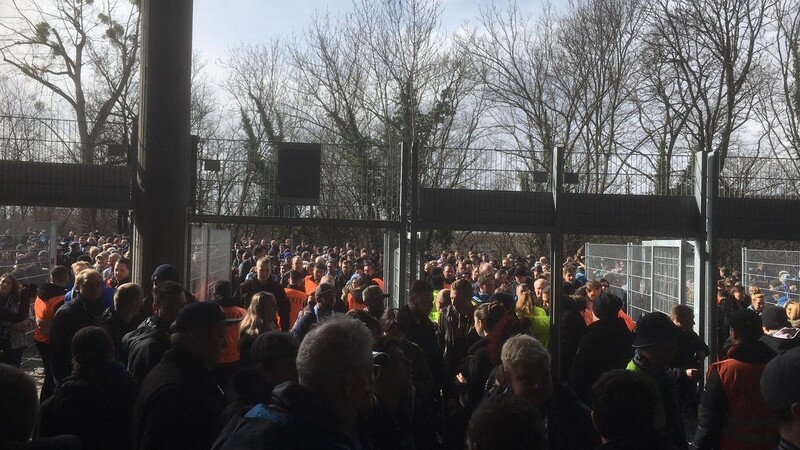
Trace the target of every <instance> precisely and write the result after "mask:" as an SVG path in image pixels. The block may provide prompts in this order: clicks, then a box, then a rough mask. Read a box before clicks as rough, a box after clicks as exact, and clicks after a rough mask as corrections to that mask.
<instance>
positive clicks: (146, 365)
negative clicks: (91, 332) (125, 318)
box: [122, 314, 170, 383]
mask: <svg viewBox="0 0 800 450" xmlns="http://www.w3.org/2000/svg"><path fill="white" fill-rule="evenodd" d="M169 327H170V324H168V323H166V322H164V321H163V320H161V318H159V317H158V316H157V315H155V314H153V315H152V316H150V318H148V319H147V320H145V321H144V322H142V324H141V325H139V327H138V328H136V329H135V330H133V331H131V332H130V333H128V334H126V335H125V336H124V337H123V338H122V350H123V352H125V354H127V355H128V372H130V373H132V374H133V378H134V379H136V381H138V382H140V383H141V382H142V380H144V377H146V376H147V374H148V373H149V372H150V370H152V369H153V367H155V366H156V364H158V363H159V361H161V357H162V355H163V354H164V352H166V351H167V350H169V347H170V342H169V335H170V333H169Z"/></svg>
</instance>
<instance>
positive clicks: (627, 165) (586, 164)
mask: <svg viewBox="0 0 800 450" xmlns="http://www.w3.org/2000/svg"><path fill="white" fill-rule="evenodd" d="M693 167H694V157H693V156H692V155H686V154H677V155H673V156H672V157H671V158H670V159H669V160H667V159H666V157H663V156H659V155H657V154H644V153H631V154H598V153H587V152H583V151H572V152H569V153H568V154H566V155H565V158H564V171H565V172H566V173H575V174H577V182H573V183H570V184H568V185H566V186H565V187H564V190H565V192H571V193H581V194H622V195H672V196H688V195H693V192H694V191H693V189H694V188H693V186H694V184H693V177H694V169H693ZM565 179H566V177H565Z"/></svg>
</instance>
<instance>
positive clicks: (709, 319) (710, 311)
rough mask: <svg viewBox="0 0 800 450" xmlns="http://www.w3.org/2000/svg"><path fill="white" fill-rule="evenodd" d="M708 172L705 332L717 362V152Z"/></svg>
mask: <svg viewBox="0 0 800 450" xmlns="http://www.w3.org/2000/svg"><path fill="white" fill-rule="evenodd" d="M707 169H708V172H707V173H706V215H705V230H706V242H705V248H706V255H707V258H706V265H705V272H706V285H705V293H706V298H705V304H704V305H703V309H704V310H705V315H706V317H705V322H704V324H703V325H704V326H705V332H706V336H705V338H706V340H707V342H708V347H709V348H710V349H711V356H710V357H709V359H708V361H709V363H711V362H715V361H716V360H717V356H718V349H719V342H718V338H717V334H718V333H717V323H718V320H719V318H718V310H717V283H716V280H717V276H718V272H719V268H718V267H717V266H718V264H717V256H718V255H717V227H718V225H717V221H716V215H717V212H716V203H717V201H716V199H717V196H718V195H719V157H718V156H717V154H716V153H711V154H709V155H708V158H707Z"/></svg>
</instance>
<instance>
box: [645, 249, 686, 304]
mask: <svg viewBox="0 0 800 450" xmlns="http://www.w3.org/2000/svg"><path fill="white" fill-rule="evenodd" d="M682 263H683V262H682V261H681V259H680V248H679V247H653V294H652V299H653V311H661V312H663V313H664V314H669V312H670V310H672V307H673V306H675V305H679V304H680V303H681V297H682V296H683V290H684V286H683V282H682V280H681V275H680V272H681V271H680V265H681V264H682Z"/></svg>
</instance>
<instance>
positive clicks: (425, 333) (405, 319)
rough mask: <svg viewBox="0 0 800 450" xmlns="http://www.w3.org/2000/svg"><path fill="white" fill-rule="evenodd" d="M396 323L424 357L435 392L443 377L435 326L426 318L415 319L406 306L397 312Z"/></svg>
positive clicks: (442, 361) (443, 371)
mask: <svg viewBox="0 0 800 450" xmlns="http://www.w3.org/2000/svg"><path fill="white" fill-rule="evenodd" d="M397 322H398V323H399V324H400V325H401V326H402V327H403V328H404V329H405V331H406V339H408V340H409V341H411V342H413V343H415V344H417V345H418V346H419V348H420V349H421V350H422V353H423V354H424V355H425V360H426V361H427V363H428V367H429V368H430V371H431V375H433V383H434V386H433V391H434V392H437V391H438V390H439V389H440V388H441V386H442V381H443V380H444V377H445V369H444V357H443V352H442V348H441V347H439V342H438V338H437V335H436V334H437V329H436V325H434V323H433V322H431V321H430V319H428V318H427V317H426V318H424V319H417V318H416V317H414V313H413V312H411V308H409V307H408V305H405V306H403V307H402V308H400V310H399V311H398V312H397Z"/></svg>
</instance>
